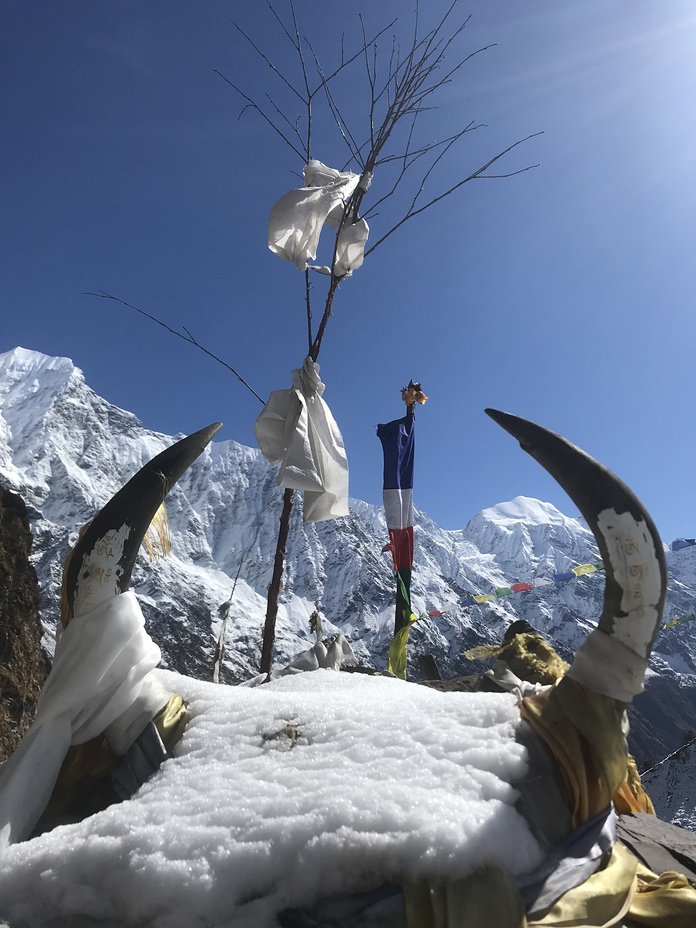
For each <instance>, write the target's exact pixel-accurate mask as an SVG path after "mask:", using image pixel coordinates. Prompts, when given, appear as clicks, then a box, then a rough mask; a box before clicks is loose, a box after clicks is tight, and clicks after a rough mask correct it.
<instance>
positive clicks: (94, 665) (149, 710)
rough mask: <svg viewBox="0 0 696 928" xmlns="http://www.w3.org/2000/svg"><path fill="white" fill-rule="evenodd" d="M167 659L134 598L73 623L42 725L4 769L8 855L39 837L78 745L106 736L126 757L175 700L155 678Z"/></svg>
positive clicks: (2, 840)
mask: <svg viewBox="0 0 696 928" xmlns="http://www.w3.org/2000/svg"><path fill="white" fill-rule="evenodd" d="M159 659H160V649H159V648H158V647H157V645H156V644H155V643H154V641H153V640H152V639H151V638H150V636H149V635H148V634H147V632H146V631H145V628H144V619H143V614H142V612H141V610H140V606H139V604H138V601H137V599H136V597H135V594H134V593H132V592H127V593H121V594H120V595H119V596H114V597H113V599H109V600H108V601H107V602H105V603H103V604H102V605H101V606H97V608H96V609H93V610H92V611H91V612H87V613H85V614H84V615H81V616H78V617H76V618H74V619H72V620H71V622H70V624H69V625H68V627H67V628H66V629H65V631H64V632H63V633H62V635H61V636H60V638H59V639H58V643H57V644H56V652H55V658H54V661H53V668H52V670H51V672H50V674H49V675H48V678H47V680H46V683H45V684H44V688H43V690H42V692H41V696H40V698H39V702H38V704H37V709H36V718H35V719H34V723H33V725H32V727H31V728H30V729H29V731H28V732H27V733H26V735H25V736H24V738H23V739H22V741H21V742H20V744H19V747H18V748H17V750H16V751H15V752H14V754H12V756H11V757H10V758H9V760H7V761H5V763H4V764H3V765H2V766H1V767H0V849H1V848H2V847H4V846H6V845H7V844H12V843H15V842H17V841H22V840H23V839H24V838H26V837H28V835H29V834H30V833H31V830H32V828H33V827H34V825H35V824H36V822H37V821H38V819H39V818H40V816H41V813H42V812H43V810H44V809H45V807H46V804H47V802H48V800H49V799H50V796H51V793H52V791H53V787H54V785H55V782H56V778H57V777H58V773H59V771H60V767H61V764H62V763H63V759H64V758H65V755H66V754H67V751H68V748H69V747H70V745H71V744H82V743H83V742H85V741H89V740H90V739H91V738H94V737H96V736H97V735H100V734H102V733H105V734H106V738H107V740H108V741H109V744H110V745H111V747H112V748H113V749H114V751H115V752H116V753H117V754H125V752H126V751H127V750H128V748H129V747H130V745H131V744H132V742H133V741H134V740H135V738H137V737H138V735H139V734H140V733H141V731H142V730H143V729H144V728H145V726H146V725H147V724H148V722H149V721H150V720H151V719H152V718H153V716H154V715H155V714H156V713H157V712H158V711H159V710H160V709H161V708H162V707H163V706H164V705H166V703H167V700H168V699H169V697H170V695H171V694H170V693H168V692H167V690H166V689H165V688H164V687H163V686H162V684H161V683H160V681H159V680H158V679H157V677H156V676H155V675H154V674H153V673H152V670H153V669H154V668H155V667H156V666H157V664H158V663H159Z"/></svg>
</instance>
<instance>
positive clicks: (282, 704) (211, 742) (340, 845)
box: [0, 671, 541, 928]
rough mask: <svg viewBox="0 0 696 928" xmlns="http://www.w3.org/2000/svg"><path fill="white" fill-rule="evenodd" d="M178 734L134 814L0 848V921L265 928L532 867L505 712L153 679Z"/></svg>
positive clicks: (517, 763)
mask: <svg viewBox="0 0 696 928" xmlns="http://www.w3.org/2000/svg"><path fill="white" fill-rule="evenodd" d="M160 673H161V675H162V680H163V683H164V684H165V686H166V687H167V688H168V689H170V690H174V691H178V692H180V693H181V694H182V695H183V696H184V697H185V698H186V699H188V700H189V702H190V707H191V710H192V712H193V719H192V721H191V722H190V723H189V725H188V727H187V729H186V732H185V734H184V737H183V740H182V741H181V742H180V744H179V745H178V747H177V749H176V751H175V754H176V756H175V758H174V759H172V760H170V761H167V762H165V764H164V765H163V766H162V768H161V769H160V771H159V772H158V773H157V774H156V775H155V777H154V778H153V779H152V780H150V781H149V782H148V783H146V784H145V785H144V786H143V787H142V788H141V789H140V791H139V792H138V793H137V794H136V795H135V797H134V798H133V799H132V800H130V801H128V802H125V803H122V804H120V805H116V806H111V807H110V808H108V809H106V810H105V811H103V812H101V813H99V814H97V815H95V816H92V817H91V818H90V819H88V820H85V821H84V822H81V823H78V824H74V825H68V826H62V827H59V828H56V829H55V830H54V831H53V832H51V833H49V834H45V835H42V836H40V837H38V838H35V839H33V840H31V841H28V842H26V843H24V844H20V845H15V846H12V847H10V848H9V849H8V851H7V852H6V853H5V855H4V856H3V858H2V861H0V899H1V900H2V903H0V916H2V917H4V918H6V919H8V921H9V922H10V923H13V920H14V921H21V922H27V923H29V924H34V925H35V924H40V923H41V922H42V921H43V920H47V919H49V918H55V917H57V916H62V917H69V916H91V917H92V918H98V919H120V920H123V921H124V922H126V923H127V924H129V925H148V926H156V928H191V926H192V925H197V924H198V925H202V924H223V923H224V924H225V925H229V926H235V928H242V926H249V928H251V926H253V928H271V926H274V925H275V924H276V920H275V914H276V913H277V912H279V911H281V910H283V909H284V908H286V907H289V906H301V905H308V904H311V903H312V902H314V901H316V900H317V899H319V898H322V897H326V896H330V895H331V894H333V893H345V892H357V891H361V890H367V889H371V888H375V887H378V886H381V885H383V884H385V883H389V882H396V883H398V882H399V881H401V880H405V879H414V878H417V877H419V876H435V875H437V876H439V877H442V878H447V877H450V878H453V879H456V878H458V877H462V876H464V875H465V874H467V873H469V872H471V871H472V870H473V869H475V868H476V867H478V866H480V865H482V864H486V863H497V864H499V865H501V866H502V867H504V868H505V869H506V870H507V871H508V872H509V873H511V874H514V873H519V872H521V871H525V870H528V869H530V868H531V867H533V866H536V865H537V864H538V862H539V860H540V856H541V854H540V849H539V847H538V845H537V843H536V841H535V840H534V839H533V837H532V835H531V833H530V832H529V829H528V826H527V825H526V823H525V821H524V819H523V818H522V817H521V816H520V815H519V814H518V813H517V811H516V810H515V808H514V803H515V800H516V797H517V793H516V791H515V789H514V787H513V786H511V785H510V784H511V783H514V782H515V781H516V780H518V779H519V778H521V777H522V776H523V775H524V774H525V772H526V766H527V761H526V755H525V751H524V748H523V747H522V746H521V745H519V744H517V743H516V742H515V741H514V740H513V738H514V732H515V728H516V725H517V724H518V723H519V710H518V708H517V706H516V703H515V700H514V699H513V697H511V696H509V695H508V694H491V693H475V694H473V693H440V692H437V691H435V690H431V689H428V688H426V687H419V686H414V685H412V684H407V683H403V682H401V681H398V680H393V679H389V678H384V677H364V676H361V675H358V674H339V673H335V672H331V671H316V672H314V673H307V674H300V675H298V676H293V677H284V678H281V679H279V680H277V681H275V682H274V683H272V684H269V685H265V686H261V687H258V688H255V689H248V688H245V687H241V688H240V687H227V686H216V685H214V684H210V683H202V682H200V681H195V680H192V679H190V678H186V677H181V676H178V675H176V674H173V673H170V672H166V671H162V672H160Z"/></svg>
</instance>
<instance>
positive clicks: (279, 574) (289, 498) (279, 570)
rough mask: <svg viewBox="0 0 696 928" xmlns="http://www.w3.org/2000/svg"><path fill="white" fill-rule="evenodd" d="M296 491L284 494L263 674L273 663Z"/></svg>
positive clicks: (264, 649) (264, 645) (267, 607)
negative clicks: (291, 515)
mask: <svg viewBox="0 0 696 928" xmlns="http://www.w3.org/2000/svg"><path fill="white" fill-rule="evenodd" d="M293 493H294V491H293V490H292V489H290V488H289V487H287V488H286V489H285V492H284V493H283V511H282V512H281V514H280V525H279V527H278V542H277V544H276V553H275V560H274V562H273V576H272V577H271V583H270V586H269V587H268V601H267V603H266V621H265V623H264V626H263V644H262V645H261V666H260V668H259V669H260V672H261V673H270V672H271V666H272V663H273V644H274V642H275V629H276V618H277V616H278V594H279V593H280V587H281V585H282V580H283V564H284V562H285V546H286V544H287V541H288V532H289V530H290V512H291V510H292V502H293Z"/></svg>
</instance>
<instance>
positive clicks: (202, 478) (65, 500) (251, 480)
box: [0, 349, 696, 760]
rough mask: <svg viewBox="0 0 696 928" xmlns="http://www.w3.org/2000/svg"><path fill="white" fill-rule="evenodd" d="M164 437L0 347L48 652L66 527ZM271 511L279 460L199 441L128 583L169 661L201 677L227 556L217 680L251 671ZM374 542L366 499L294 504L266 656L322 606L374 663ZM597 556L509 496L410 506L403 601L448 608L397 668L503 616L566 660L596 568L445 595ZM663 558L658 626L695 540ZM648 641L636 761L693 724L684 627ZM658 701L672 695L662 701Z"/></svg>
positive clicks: (693, 575)
mask: <svg viewBox="0 0 696 928" xmlns="http://www.w3.org/2000/svg"><path fill="white" fill-rule="evenodd" d="M17 436H20V438H19V440H18V438H17ZM173 441H174V438H173V437H171V436H167V435H161V434H158V433H156V432H152V431H148V430H147V429H144V428H143V426H142V424H141V423H140V422H139V421H138V419H137V418H136V417H135V416H133V415H132V414H131V413H129V412H126V411H124V410H121V409H118V408H117V407H115V406H112V405H111V404H109V403H108V402H107V401H106V400H104V399H102V398H101V397H99V396H97V395H96V394H95V393H94V392H93V391H92V390H90V388H89V387H88V386H87V385H86V384H85V382H84V377H83V375H82V373H81V372H80V371H79V370H78V369H77V368H75V367H74V365H73V364H72V362H71V361H69V360H68V359H65V358H50V357H48V356H46V355H42V354H40V353H38V352H31V351H26V350H24V349H16V350H15V351H12V352H7V353H5V354H3V355H0V479H2V481H3V483H4V484H5V485H7V486H9V487H10V488H13V489H15V490H16V491H17V492H19V493H20V495H21V496H22V497H23V498H24V500H25V502H26V503H27V504H28V505H29V507H30V511H33V515H32V530H33V534H34V553H33V555H32V563H33V564H34V566H35V568H36V570H37V573H38V576H39V580H40V585H41V592H42V598H43V603H44V607H43V618H44V621H45V626H46V645H47V647H49V649H50V647H51V641H52V633H53V628H54V627H55V623H56V621H57V618H58V601H59V595H58V594H59V584H60V577H61V572H62V564H63V559H64V557H65V555H66V553H67V551H68V547H69V545H70V544H71V543H72V542H74V540H75V538H76V533H77V531H78V530H79V528H80V527H81V526H82V525H83V524H84V523H85V522H86V521H87V520H88V519H89V518H91V516H92V515H93V513H94V511H95V510H96V509H97V508H99V507H100V506H101V505H103V504H104V502H106V500H107V499H109V498H110V496H111V495H112V494H113V493H115V492H116V490H118V489H119V488H120V487H121V486H122V485H123V483H124V482H125V481H126V480H127V479H128V478H130V477H131V476H132V475H133V474H134V473H135V472H136V471H137V470H138V468H139V467H141V466H142V465H143V464H144V463H145V462H146V461H148V460H149V459H150V458H152V457H153V456H154V455H155V454H157V453H158V452H159V451H161V450H163V449H164V448H165V447H167V446H168V445H169V444H171V443H172V442H173ZM281 504H282V499H281V492H280V490H279V489H278V487H277V485H276V471H275V469H274V468H272V467H271V466H269V465H268V464H267V463H266V462H265V461H264V460H263V458H262V456H261V454H260V452H259V451H257V450H255V449H252V448H246V447H244V446H242V445H239V444H237V443H236V442H234V441H224V442H218V443H214V444H212V445H211V446H209V448H208V449H206V451H205V452H204V454H203V455H201V457H200V458H199V459H198V460H197V461H196V462H195V464H194V465H193V467H192V468H191V469H190V470H189V471H187V473H186V474H184V475H183V477H182V479H181V480H180V481H179V484H178V485H177V486H176V487H175V488H174V490H173V491H172V493H171V494H170V496H169V498H168V501H167V511H168V514H169V518H170V522H171V528H172V543H173V556H172V557H170V558H168V559H167V558H165V559H163V560H160V561H157V562H155V563H154V564H150V563H149V562H147V560H146V559H143V560H142V563H139V564H138V565H137V567H136V570H135V572H134V575H133V583H134V588H135V590H136V592H137V594H138V595H139V596H140V598H141V600H142V601H143V609H144V611H145V614H146V617H147V621H148V628H149V629H151V631H152V633H153V635H154V637H155V639H156V640H157V642H158V644H160V646H161V647H162V650H163V654H164V661H165V665H166V666H167V667H169V668H171V669H173V670H177V671H180V672H184V673H188V674H191V675H194V676H198V677H200V678H202V679H210V678H211V677H212V671H213V653H214V650H215V645H216V643H217V639H218V635H219V631H220V628H221V618H220V615H221V613H220V609H221V607H222V606H223V605H224V604H225V603H227V602H228V601H229V599H230V596H231V595H232V588H233V585H234V578H235V576H236V575H237V571H238V570H239V569H240V565H241V571H240V574H239V581H238V583H237V587H236V590H235V593H234V596H232V602H231V604H230V607H229V618H228V621H227V625H226V639H225V644H226V648H225V658H224V660H223V667H222V679H223V680H224V681H225V682H230V683H231V682H238V681H240V680H242V679H245V678H248V677H249V676H251V675H252V674H254V673H256V672H257V671H258V667H259V660H260V649H261V630H262V627H263V623H264V619H265V609H266V594H267V590H268V585H269V582H270V578H271V573H272V569H273V559H274V554H275V546H276V540H277V531H278V518H279V513H280V508H281ZM387 538H388V535H387V530H386V525H385V521H384V514H383V511H382V510H381V508H380V507H377V506H371V505H370V504H368V503H364V502H361V501H358V500H353V501H351V512H350V515H349V516H347V517H346V518H344V519H340V520H335V521H333V522H327V523H321V524H318V525H305V524H304V523H303V521H302V511H301V501H300V500H299V498H298V499H297V500H296V503H295V506H294V507H293V513H292V518H291V523H290V536H289V540H288V544H287V559H286V570H285V576H284V581H283V582H284V586H283V590H282V591H281V595H280V603H279V614H278V623H277V637H276V651H275V659H276V661H277V663H278V664H283V663H286V662H288V661H289V660H291V659H292V658H293V657H294V656H295V655H296V654H297V653H299V652H300V651H302V650H304V649H306V648H307V647H308V645H309V643H310V642H311V636H310V633H309V616H310V615H311V613H312V612H313V610H314V609H315V608H317V607H318V608H319V609H320V610H321V612H322V614H323V616H324V619H325V628H326V630H327V633H330V632H332V631H334V630H340V631H342V632H343V633H344V634H345V635H346V636H347V637H348V639H349V641H350V643H351V645H352V647H353V650H354V651H355V652H356V654H357V656H358V658H359V660H360V661H361V662H364V663H371V664H373V665H376V666H378V667H385V666H386V658H387V649H388V647H389V643H390V640H391V635H392V630H393V621H394V578H393V575H392V568H391V560H390V557H389V555H388V554H386V555H385V554H382V553H381V549H382V547H383V545H384V544H385V542H386V541H387ZM596 560H598V551H597V546H596V544H595V542H594V539H593V537H592V535H591V533H590V532H589V531H588V529H587V528H586V526H585V525H584V524H583V523H581V522H580V521H578V520H576V519H571V518H568V517H567V516H564V515H563V514H561V513H560V512H559V511H558V510H557V509H555V508H554V507H553V506H551V505H550V504H548V503H543V502H540V501H538V500H531V499H527V498H524V497H518V498H517V499H515V500H512V501H510V502H507V503H501V504H498V505H497V506H492V507H490V508H489V509H486V510H484V511H483V512H481V513H479V514H478V515H477V516H475V517H474V518H473V519H472V520H471V521H470V522H469V523H468V525H467V526H466V527H465V528H464V529H462V530H458V531H445V530H443V529H441V528H440V527H439V526H438V525H436V524H435V523H434V522H433V521H432V520H431V519H430V518H429V517H428V516H427V515H426V514H425V513H422V512H418V511H416V512H415V563H416V567H415V570H414V574H413V581H412V599H413V606H414V610H415V611H416V612H417V613H418V614H421V613H423V612H427V611H431V610H441V609H442V608H443V607H449V606H450V605H451V604H455V607H454V608H453V609H449V610H448V611H447V612H446V613H445V614H444V615H441V616H437V617H435V618H424V619H421V620H420V621H419V622H417V623H416V624H415V625H414V626H413V628H412V630H411V635H410V644H409V667H410V672H411V673H412V675H413V676H414V677H417V676H418V656H419V655H420V654H423V653H430V654H432V655H433V656H434V657H435V658H436V660H437V663H438V666H439V668H440V671H441V673H442V675H443V676H444V677H449V676H454V675H457V674H462V673H471V672H473V671H474V670H482V669H483V666H482V665H473V664H472V663H471V662H469V661H467V660H466V659H465V658H464V657H463V656H462V655H463V652H464V651H466V650H467V649H468V648H470V647H473V646H474V645H477V644H481V643H482V642H493V641H499V640H500V638H501V636H502V635H503V633H504V632H505V630H506V629H507V628H508V627H509V625H510V624H511V623H512V622H513V621H515V620H516V619H526V620H527V621H528V622H530V623H531V624H532V625H533V626H534V627H536V628H538V629H539V630H540V631H541V632H543V633H544V634H546V635H548V636H549V637H550V638H551V639H552V641H553V643H554V645H555V646H556V647H557V648H559V649H560V650H561V652H562V654H563V656H564V657H565V658H566V659H572V653H573V651H574V649H575V648H576V647H577V646H578V644H579V643H580V642H581V641H582V640H583V638H584V637H585V635H586V634H587V632H588V631H589V630H590V629H591V628H592V627H593V626H594V624H596V621H597V618H598V617H599V615H600V614H601V609H602V597H603V592H604V575H603V574H602V573H595V574H592V575H588V576H585V577H582V578H578V579H573V580H571V581H569V582H566V583H550V584H549V585H548V586H545V587H543V588H542V587H539V588H535V589H533V590H531V591H528V592H523V593H519V594H515V595H503V596H501V597H500V598H496V599H495V600H494V601H491V602H487V603H482V604H481V605H468V606H466V607H460V606H457V605H456V604H457V603H460V602H461V601H462V600H463V597H464V596H465V594H474V595H479V594H489V595H496V590H498V589H499V588H506V587H509V586H510V585H511V584H512V583H515V582H518V581H521V582H530V583H531V582H532V581H536V580H538V579H539V578H541V579H544V578H546V579H548V578H550V577H552V576H553V575H554V573H560V572H563V571H568V570H570V569H571V568H572V567H574V566H577V565H580V564H584V563H594V562H595V561H596ZM667 561H668V566H669V570H670V580H669V595H668V602H667V612H666V618H673V617H675V616H679V615H687V614H688V613H690V612H693V611H694V602H695V601H696V547H692V548H685V549H683V550H681V551H676V552H667ZM657 650H658V652H661V653H663V654H664V656H665V662H663V665H660V669H659V677H657V676H656V677H655V678H651V680H649V681H648V695H649V694H650V693H651V692H656V693H657V694H658V697H659V698H658V697H656V705H655V707H654V714H653V716H651V719H650V721H649V722H647V721H646V722H645V723H644V725H643V727H642V729H639V728H638V726H634V730H635V731H636V733H637V734H636V737H638V738H640V739H643V740H642V741H640V742H639V743H638V744H637V746H634V749H636V752H637V753H638V755H639V758H640V757H643V758H644V759H647V758H653V757H654V755H656V754H657V755H658V756H657V757H654V759H656V760H657V759H659V757H660V756H663V754H664V753H667V751H668V750H669V749H671V748H673V747H677V746H678V744H679V743H680V741H681V738H682V737H683V734H684V732H683V731H679V730H678V729H677V728H676V727H675V728H674V729H669V726H668V725H667V723H666V722H665V721H664V719H665V717H669V718H677V719H679V720H680V722H679V724H680V725H681V724H682V722H681V720H683V719H684V718H685V717H686V715H688V713H689V712H692V714H693V715H694V716H696V687H695V686H694V676H690V675H688V674H686V673H676V672H675V669H679V670H684V669H685V668H690V667H696V663H695V661H696V622H694V623H688V624H686V625H682V626H676V627H674V628H672V629H668V630H666V631H664V632H662V633H661V634H660V635H659V637H658V639H657ZM680 660H681V661H682V663H681V664H680V663H679V661H680ZM666 661H669V662H670V663H666ZM655 667H658V663H655ZM670 700H672V701H674V702H675V703H676V705H674V706H673V708H671V709H670V708H669V707H670V705H671V704H670ZM668 729H669V730H668ZM656 733H657V734H659V739H661V740H659V741H658V742H655V741H654V737H655V735H656ZM662 748H664V750H663V754H660V753H659V752H660V750H662Z"/></svg>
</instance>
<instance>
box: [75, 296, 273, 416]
mask: <svg viewBox="0 0 696 928" xmlns="http://www.w3.org/2000/svg"><path fill="white" fill-rule="evenodd" d="M83 296H98V297H99V298H100V299H102V300H114V301H115V302H116V303H121V304H122V305H123V306H127V307H128V308H129V309H133V310H135V312H136V313H140V315H141V316H145V317H146V318H147V319H151V320H152V321H153V322H156V323H157V325H160V326H162V328H163V329H166V330H167V332H171V334H172V335H176V337H177V338H180V339H181V340H182V341H185V342H188V343H189V345H194V346H195V347H196V348H198V349H200V351H202V352H203V353H204V354H207V355H208V357H209V358H212V359H213V360H214V361H217V362H218V364H222V366H223V367H226V368H227V370H228V371H230V372H231V373H232V374H234V376H235V377H236V378H237V380H239V381H240V383H243V384H244V386H245V387H246V388H247V390H249V392H250V393H253V394H254V396H255V397H256V399H257V400H258V401H259V402H260V403H262V404H263V405H264V406H265V404H266V401H265V400H264V399H262V398H261V397H260V396H259V395H258V393H257V392H256V390H254V389H253V387H250V386H249V384H248V383H247V382H246V380H245V379H244V378H243V377H242V375H241V374H240V373H238V371H236V370H235V369H234V368H233V367H231V366H230V365H229V364H228V363H227V361H223V360H222V358H219V357H218V356H217V355H216V354H213V352H212V351H209V350H208V349H207V348H205V347H204V346H203V345H201V343H200V342H199V341H196V339H195V338H194V337H193V335H191V333H190V332H189V330H188V329H187V328H186V327H185V326H184V332H183V334H182V333H181V332H178V331H177V330H176V329H173V328H172V327H171V326H169V325H167V323H166V322H162V320H161V319H158V318H157V316H153V315H152V314H151V313H146V312H145V310H144V309H138V307H137V306H133V304H132V303H129V302H128V301H127V300H122V299H121V297H119V296H113V295H112V294H111V293H107V292H106V290H100V291H99V293H90V292H85V293H84V294H83Z"/></svg>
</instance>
